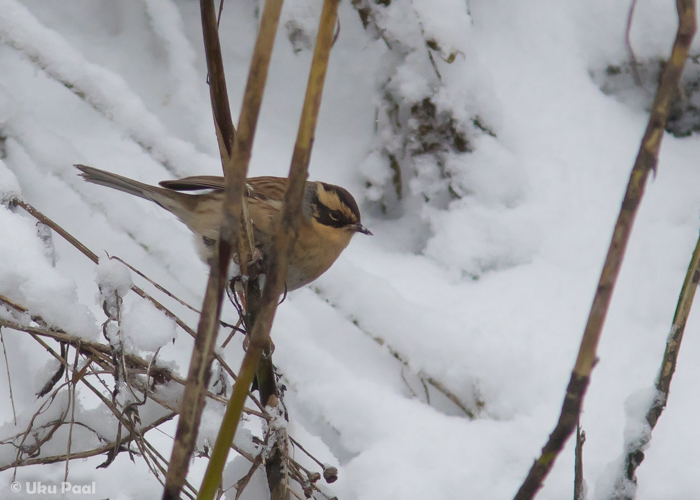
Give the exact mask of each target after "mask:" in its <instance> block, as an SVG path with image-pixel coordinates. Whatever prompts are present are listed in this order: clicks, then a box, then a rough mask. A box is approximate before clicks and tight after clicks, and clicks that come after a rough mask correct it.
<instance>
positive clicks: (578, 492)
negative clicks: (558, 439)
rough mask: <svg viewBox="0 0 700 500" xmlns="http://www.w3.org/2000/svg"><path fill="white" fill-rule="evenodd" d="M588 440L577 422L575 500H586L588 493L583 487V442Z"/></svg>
mask: <svg viewBox="0 0 700 500" xmlns="http://www.w3.org/2000/svg"><path fill="white" fill-rule="evenodd" d="M585 442H586V433H585V432H584V431H583V430H582V429H581V425H580V424H576V447H575V448H574V500H585V498H586V493H585V491H584V488H583V443H585Z"/></svg>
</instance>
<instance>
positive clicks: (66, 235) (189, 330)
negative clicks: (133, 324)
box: [0, 198, 265, 413]
mask: <svg viewBox="0 0 700 500" xmlns="http://www.w3.org/2000/svg"><path fill="white" fill-rule="evenodd" d="M12 202H13V203H16V204H18V205H19V206H21V207H22V208H24V209H25V210H26V211H27V212H28V213H29V214H31V215H32V216H33V217H35V218H36V219H37V220H39V221H40V222H42V223H43V224H46V225H47V226H49V227H50V228H51V229H53V230H54V231H56V232H57V233H59V234H60V235H61V236H62V237H63V238H65V239H66V241H68V242H69V243H70V244H71V245H73V246H74V247H75V248H76V249H77V250H79V251H80V252H81V253H82V254H83V255H85V256H86V257H87V258H89V259H90V260H91V261H92V262H93V263H95V264H98V263H99V258H98V257H97V254H95V253H94V252H92V251H91V250H90V249H89V248H87V247H86V246H85V245H83V244H82V243H81V242H80V241H78V240H77V238H75V237H74V236H73V235H71V234H70V233H68V231H66V230H65V229H63V228H62V227H61V226H60V225H59V224H57V223H56V222H54V221H53V220H51V219H50V218H48V217H47V216H46V215H44V214H42V213H41V212H39V211H38V210H37V209H36V208H34V207H33V206H31V205H30V204H28V203H26V202H24V201H22V200H20V199H18V198H14V199H13V200H12ZM131 290H132V291H133V292H134V293H136V295H138V296H139V297H141V298H143V299H146V300H148V301H149V302H151V304H153V305H154V306H155V308H156V309H158V310H159V311H161V312H162V313H164V314H165V315H166V316H167V317H168V318H170V319H172V320H173V321H175V322H176V323H177V325H178V326H179V327H180V328H182V329H183V330H184V331H185V332H187V334H188V335H190V337H192V338H195V339H196V338H197V333H196V332H195V331H194V330H192V328H190V327H189V326H188V325H187V324H186V323H185V322H184V321H182V320H181V319H180V318H179V317H178V316H177V315H175V313H173V312H172V311H170V310H169V309H168V308H167V307H165V306H164V305H163V304H161V303H160V302H158V301H157V300H156V299H155V298H153V297H152V296H150V295H149V294H148V293H146V292H145V291H144V290H142V289H141V288H139V287H137V286H136V285H134V286H132V287H131ZM0 300H2V301H4V302H7V303H8V304H10V305H16V304H14V302H12V301H11V300H10V299H7V298H6V297H3V296H1V295H0ZM19 307H20V308H21V309H18V310H20V311H24V312H26V311H27V309H26V308H24V307H22V306H19ZM32 320H34V321H43V320H40V318H39V319H38V318H35V317H32ZM59 331H60V330H59ZM213 356H214V359H216V360H217V361H218V362H219V363H221V366H223V368H224V369H225V370H226V372H227V373H228V374H229V376H231V378H233V379H234V380H235V379H236V377H237V375H236V374H235V373H234V371H233V370H232V369H231V367H230V366H229V365H228V364H227V363H226V361H224V359H223V358H222V357H221V356H220V355H218V354H217V353H216V352H214V353H213ZM248 397H250V398H251V400H252V401H253V402H254V403H255V405H256V406H257V407H258V409H259V410H260V411H261V412H263V413H265V407H264V406H263V405H262V404H261V403H260V401H259V400H258V398H256V397H255V395H253V394H251V393H249V394H248Z"/></svg>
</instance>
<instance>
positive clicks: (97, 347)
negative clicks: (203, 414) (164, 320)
mask: <svg viewBox="0 0 700 500" xmlns="http://www.w3.org/2000/svg"><path fill="white" fill-rule="evenodd" d="M0 327H5V328H10V329H12V330H17V331H21V332H26V333H28V334H30V335H32V336H34V338H35V339H36V337H47V338H51V339H53V340H56V341H59V342H64V343H66V344H68V345H71V346H73V347H75V348H76V349H78V350H79V351H80V353H81V354H83V355H84V356H87V357H89V358H91V359H93V360H95V361H97V362H98V364H99V365H100V366H102V367H104V368H107V369H108V370H109V366H110V363H111V359H110V357H109V356H110V354H111V347H110V346H108V345H104V344H99V343H97V342H91V341H89V340H85V339H82V338H80V337H76V336H74V335H69V334H67V333H64V332H61V331H52V330H45V329H43V328H36V327H33V326H23V325H20V324H19V323H13V322H11V321H7V320H4V319H2V318H0ZM42 345H44V344H43V343H42ZM57 359H58V360H59V361H61V360H62V358H61V357H60V356H58V357H57ZM124 361H125V362H126V364H127V366H128V367H129V368H130V371H134V370H138V371H139V373H146V372H147V371H148V366H149V362H148V361H146V360H144V359H141V358H139V357H136V356H133V355H131V354H127V355H125V356H124ZM151 374H152V376H153V377H154V378H157V379H160V380H163V381H173V382H175V383H177V384H179V385H182V386H184V385H185V380H184V379H182V378H180V377H178V376H177V375H175V374H173V373H172V372H170V370H168V369H166V368H160V367H152V368H151ZM149 396H150V397H151V399H153V400H154V401H156V402H157V403H158V404H160V405H161V406H165V407H166V408H168V409H172V410H178V409H177V408H170V405H168V404H167V402H165V401H163V400H161V399H159V398H158V396H157V395H156V394H152V393H149ZM207 397H208V398H210V399H213V400H214V401H217V402H219V403H222V404H226V402H227V401H226V399H225V398H222V397H221V396H217V395H216V394H212V393H211V392H207ZM243 411H244V412H245V413H248V414H250V415H254V416H256V417H259V418H262V419H268V418H269V416H268V415H267V414H265V413H261V412H258V411H255V410H252V409H250V408H244V409H243Z"/></svg>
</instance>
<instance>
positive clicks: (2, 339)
mask: <svg viewBox="0 0 700 500" xmlns="http://www.w3.org/2000/svg"><path fill="white" fill-rule="evenodd" d="M0 343H1V344H2V353H3V355H4V356H5V370H6V371H7V384H8V387H9V388H10V402H11V403H12V418H13V419H14V422H15V425H17V412H16V411H15V398H14V396H13V395H12V376H11V375H10V362H9V361H8V360H7V350H6V349H5V337H4V336H3V334H2V327H0Z"/></svg>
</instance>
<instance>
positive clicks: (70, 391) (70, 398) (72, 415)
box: [63, 349, 80, 481]
mask: <svg viewBox="0 0 700 500" xmlns="http://www.w3.org/2000/svg"><path fill="white" fill-rule="evenodd" d="M79 360H80V349H76V350H75V359H74V360H73V372H76V371H77V370H78V361H79ZM77 385H78V381H77V380H72V381H71V384H70V385H69V386H68V401H69V403H68V404H69V406H70V408H71V413H70V425H69V426H68V442H67V444H66V470H65V473H64V475H63V481H68V468H69V465H68V464H70V450H71V445H72V444H73V424H74V423H75V388H76V386H77Z"/></svg>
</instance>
